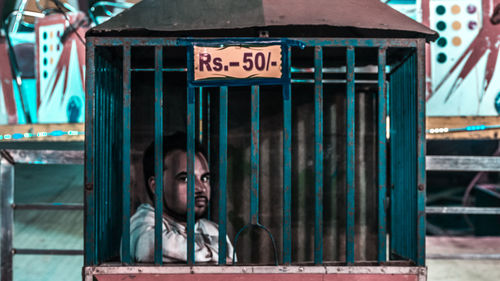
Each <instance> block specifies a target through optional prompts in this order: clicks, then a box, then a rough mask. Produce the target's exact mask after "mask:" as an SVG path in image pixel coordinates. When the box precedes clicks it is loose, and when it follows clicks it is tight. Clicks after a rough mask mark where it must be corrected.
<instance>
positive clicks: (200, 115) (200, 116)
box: [198, 87, 210, 209]
mask: <svg viewBox="0 0 500 281" xmlns="http://www.w3.org/2000/svg"><path fill="white" fill-rule="evenodd" d="M198 128H199V129H198V141H199V142H200V143H203V87H200V88H199V92H198ZM209 209H210V208H209Z"/></svg>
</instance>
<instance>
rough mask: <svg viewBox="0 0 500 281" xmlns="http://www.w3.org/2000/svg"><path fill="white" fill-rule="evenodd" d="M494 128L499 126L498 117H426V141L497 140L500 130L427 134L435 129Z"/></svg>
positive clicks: (499, 117)
mask: <svg viewBox="0 0 500 281" xmlns="http://www.w3.org/2000/svg"><path fill="white" fill-rule="evenodd" d="M480 125H484V126H496V125H500V116H453V117H427V118H426V130H427V134H426V139H427V140H460V139H463V140H480V139H481V140H488V139H499V137H500V128H498V129H486V130H479V131H466V130H463V131H460V132H447V133H432V134H431V133H429V130H430V129H436V128H449V129H455V128H466V127H468V126H480Z"/></svg>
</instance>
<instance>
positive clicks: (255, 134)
mask: <svg viewBox="0 0 500 281" xmlns="http://www.w3.org/2000/svg"><path fill="white" fill-rule="evenodd" d="M259 94H260V90H259V86H252V144H251V148H250V149H251V164H250V165H251V169H252V176H251V187H250V222H251V223H252V224H258V223H259V136H260V131H259V130H260V128H259V127H260V122H259V121H260V120H259V117H260V116H259V111H260V110H259V109H260V108H259V101H260V96H259Z"/></svg>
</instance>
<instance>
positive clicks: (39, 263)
mask: <svg viewBox="0 0 500 281" xmlns="http://www.w3.org/2000/svg"><path fill="white" fill-rule="evenodd" d="M15 173H16V187H17V188H16V192H15V201H16V202H17V203H28V202H69V203H81V202H82V201H83V191H82V185H83V167H82V166H59V165H51V166H24V165H18V166H16V171H15ZM14 247H16V248H45V249H49V248H57V249H83V214H82V212H80V211H16V216H15V229H14ZM478 252H482V253H500V238H479V239H472V238H449V237H438V238H435V237H428V238H427V253H428V254H436V253H439V254H442V253H478ZM82 264H83V257H82V256H40V255H16V256H15V257H14V280H15V281H32V280H38V281H45V280H47V281H48V280H50V281H59V280H61V281H62V280H64V281H71V280H74V281H77V280H81V267H82ZM427 265H428V280H429V281H445V280H446V281H448V280H449V281H462V280H463V281H465V280H472V281H498V280H500V261H477V260H476V261H471V260H468V261H465V260H434V259H428V260H427Z"/></svg>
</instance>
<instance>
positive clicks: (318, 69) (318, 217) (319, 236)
mask: <svg viewBox="0 0 500 281" xmlns="http://www.w3.org/2000/svg"><path fill="white" fill-rule="evenodd" d="M314 143H315V145H314V160H315V164H314V170H315V172H314V175H315V177H314V198H315V200H314V203H315V204H314V205H315V208H314V263H315V264H322V263H323V48H321V47H320V46H316V47H315V48H314Z"/></svg>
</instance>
